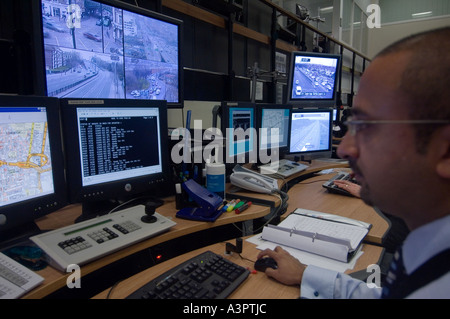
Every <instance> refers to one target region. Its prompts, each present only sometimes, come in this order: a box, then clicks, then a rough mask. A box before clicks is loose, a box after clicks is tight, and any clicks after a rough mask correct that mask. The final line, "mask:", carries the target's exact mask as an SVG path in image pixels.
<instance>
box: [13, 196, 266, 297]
mask: <svg viewBox="0 0 450 319" xmlns="http://www.w3.org/2000/svg"><path fill="white" fill-rule="evenodd" d="M157 212H158V213H159V214H161V215H164V216H166V217H169V218H172V219H173V220H174V221H176V223H177V224H176V225H175V226H173V227H172V228H171V229H170V230H169V231H168V232H166V233H163V234H159V235H157V236H155V237H152V238H149V239H146V240H144V241H142V242H139V243H136V244H134V245H131V246H129V247H127V248H125V249H122V250H120V251H117V252H114V253H112V254H110V255H107V256H105V257H102V258H100V259H97V260H95V261H93V262H91V263H88V264H86V265H84V266H82V267H81V275H82V276H85V275H87V274H90V273H92V272H94V271H96V270H99V269H101V268H102V267H106V266H107V265H109V264H111V263H113V262H115V261H118V260H120V259H122V258H125V257H127V256H130V255H132V254H134V253H137V252H139V251H142V250H144V249H147V248H150V247H153V246H155V245H158V244H160V243H164V242H167V241H169V240H172V239H175V238H179V237H181V236H184V235H188V234H192V233H194V232H198V231H202V230H206V229H210V228H213V227H218V226H223V225H227V224H232V223H237V222H242V221H246V220H253V219H256V218H261V217H264V216H265V215H267V214H268V213H269V212H270V209H269V207H266V206H259V205H252V206H251V207H249V208H248V209H246V210H245V211H244V212H242V213H241V214H239V215H238V214H235V213H233V212H231V213H224V214H222V215H221V216H220V217H219V218H218V219H217V220H216V221H215V222H213V223H209V222H198V221H190V220H185V219H180V218H177V217H175V214H176V212H177V209H176V208H175V200H174V198H173V197H170V198H166V199H165V204H164V205H163V206H161V207H159V208H158V209H157ZM80 214H81V206H80V205H70V206H67V207H65V208H63V209H61V210H60V211H58V212H55V213H53V214H49V215H47V216H44V217H42V218H41V219H40V220H38V221H37V222H36V223H37V225H38V226H39V228H40V229H41V230H50V229H55V228H60V227H64V226H67V225H71V224H73V223H74V221H75V219H76V218H77V217H78V216H79V215H80ZM37 273H38V274H39V275H41V276H42V277H44V279H45V280H44V283H43V284H41V285H40V286H38V287H37V288H35V289H33V290H32V291H30V292H29V293H28V294H26V295H25V296H23V297H22V298H24V299H35V298H43V297H46V296H48V295H49V294H51V293H53V292H55V291H57V290H59V289H61V288H63V287H64V286H65V285H66V281H67V278H68V276H69V275H70V274H66V273H63V272H61V271H58V270H56V269H55V268H53V267H51V266H47V267H46V268H45V269H43V270H40V271H37Z"/></svg>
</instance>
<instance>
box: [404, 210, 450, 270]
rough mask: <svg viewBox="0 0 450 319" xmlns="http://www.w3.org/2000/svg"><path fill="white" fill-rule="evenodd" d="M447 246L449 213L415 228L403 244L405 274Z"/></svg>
mask: <svg viewBox="0 0 450 319" xmlns="http://www.w3.org/2000/svg"><path fill="white" fill-rule="evenodd" d="M449 247H450V215H447V216H445V217H442V218H440V219H437V220H435V221H432V222H431V223H428V224H426V225H423V226H421V227H419V228H417V229H415V230H414V231H412V232H411V233H410V234H409V235H408V237H407V238H406V239H405V242H404V244H403V263H404V266H405V269H406V272H407V274H408V275H409V274H411V273H412V272H414V270H416V269H417V268H418V267H419V266H421V265H422V264H423V263H424V262H426V261H427V260H429V259H430V258H431V257H433V256H434V255H436V254H437V253H439V252H441V251H443V250H444V249H446V248H449Z"/></svg>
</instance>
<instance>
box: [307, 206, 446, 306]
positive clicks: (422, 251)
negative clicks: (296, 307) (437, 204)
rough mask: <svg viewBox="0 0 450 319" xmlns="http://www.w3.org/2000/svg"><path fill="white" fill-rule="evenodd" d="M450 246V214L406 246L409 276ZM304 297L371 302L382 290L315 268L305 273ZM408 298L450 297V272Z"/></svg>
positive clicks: (419, 230)
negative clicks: (369, 300)
mask: <svg viewBox="0 0 450 319" xmlns="http://www.w3.org/2000/svg"><path fill="white" fill-rule="evenodd" d="M449 247H450V215H447V216H445V217H443V218H441V219H438V220H435V221H433V222H431V223H429V224H426V225H424V226H421V227H419V228H417V229H415V230H414V231H412V232H411V233H410V234H409V235H408V237H407V238H406V240H405V242H404V244H403V262H404V266H405V269H406V272H407V274H408V275H410V274H411V273H413V272H414V271H415V270H416V269H417V268H418V267H419V266H421V265H422V264H423V263H424V262H426V261H427V260H429V259H430V258H431V257H433V256H434V255H436V254H438V253H440V252H441V251H444V250H445V249H448V248H449ZM300 293H301V297H302V298H309V299H343V298H345V299H348V298H353V299H358V298H359V299H363V298H364V299H369V298H380V296H381V288H369V286H368V285H367V284H366V282H363V281H360V280H357V279H354V278H352V277H350V276H348V275H346V274H342V273H338V272H336V271H331V270H327V269H323V268H320V267H315V266H308V267H306V269H305V272H304V273H303V279H302V284H301V289H300ZM407 298H433V299H438V298H450V272H447V274H445V275H443V276H441V277H440V278H438V279H437V280H435V281H432V282H430V283H428V284H427V285H425V286H423V287H421V288H419V289H417V290H416V291H414V292H413V293H412V294H410V295H409V296H408V297H407Z"/></svg>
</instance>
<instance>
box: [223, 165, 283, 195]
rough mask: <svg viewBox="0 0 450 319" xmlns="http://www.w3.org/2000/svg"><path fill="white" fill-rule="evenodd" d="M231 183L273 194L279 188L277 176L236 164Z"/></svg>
mask: <svg viewBox="0 0 450 319" xmlns="http://www.w3.org/2000/svg"><path fill="white" fill-rule="evenodd" d="M230 182H231V184H233V185H235V186H238V187H241V188H244V189H248V190H250V191H253V192H257V193H265V194H271V193H273V192H274V191H275V190H278V181H277V180H276V179H275V178H271V177H268V176H264V175H262V174H258V173H256V172H253V171H251V170H249V169H246V168H243V167H241V166H240V165H236V166H235V167H234V168H233V173H232V174H231V175H230Z"/></svg>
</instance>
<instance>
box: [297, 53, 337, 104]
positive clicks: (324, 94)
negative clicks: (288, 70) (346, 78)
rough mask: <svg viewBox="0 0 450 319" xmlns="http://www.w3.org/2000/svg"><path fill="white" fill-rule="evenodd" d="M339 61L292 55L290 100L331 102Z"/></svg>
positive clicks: (330, 58)
mask: <svg viewBox="0 0 450 319" xmlns="http://www.w3.org/2000/svg"><path fill="white" fill-rule="evenodd" d="M338 64H339V59H338V58H333V57H317V56H304V55H297V56H295V55H294V70H293V74H292V90H291V92H290V94H291V100H310V99H317V100H330V99H331V100H332V99H333V97H334V89H335V81H336V72H337V69H338Z"/></svg>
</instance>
